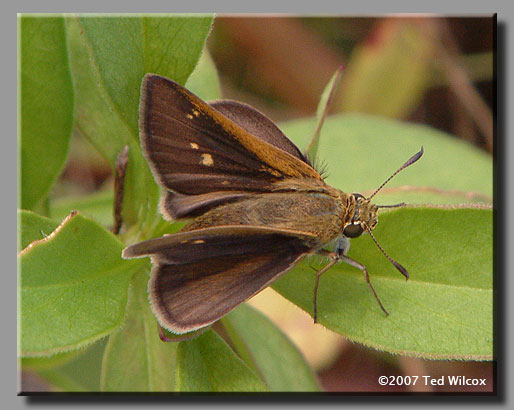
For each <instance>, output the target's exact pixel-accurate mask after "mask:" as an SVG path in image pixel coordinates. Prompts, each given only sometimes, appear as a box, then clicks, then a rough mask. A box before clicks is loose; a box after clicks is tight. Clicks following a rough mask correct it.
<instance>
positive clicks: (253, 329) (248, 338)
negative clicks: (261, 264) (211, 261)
mask: <svg viewBox="0 0 514 410" xmlns="http://www.w3.org/2000/svg"><path fill="white" fill-rule="evenodd" d="M224 323H225V325H226V327H227V329H228V331H229V333H230V335H231V339H232V340H233V342H234V344H235V345H236V349H237V351H238V353H239V354H240V355H241V357H243V359H244V360H245V361H246V363H247V364H248V365H249V366H250V367H252V368H254V369H255V370H256V372H257V373H258V374H260V375H261V377H262V378H263V379H264V380H265V382H266V384H267V386H268V387H269V388H270V390H272V391H290V392H292V391H318V390H319V386H318V383H317V382H316V377H315V376H314V374H313V373H312V370H311V369H310V368H309V365H308V364H307V362H306V361H305V359H304V357H303V356H302V354H301V353H300V352H299V351H298V349H297V348H296V346H295V345H294V344H293V343H292V342H291V341H290V340H289V339H288V338H287V336H286V335H284V334H283V333H282V332H281V331H280V329H279V328H278V327H276V326H275V325H274V324H273V323H272V322H271V321H269V320H268V319H267V318H266V317H265V316H264V315H262V314H261V313H259V312H258V311H257V310H254V309H253V308H251V307H250V306H249V305H246V304H242V305H240V306H239V307H238V308H237V309H235V310H234V311H233V312H231V313H230V314H229V315H228V316H227V317H226V318H225V319H224Z"/></svg>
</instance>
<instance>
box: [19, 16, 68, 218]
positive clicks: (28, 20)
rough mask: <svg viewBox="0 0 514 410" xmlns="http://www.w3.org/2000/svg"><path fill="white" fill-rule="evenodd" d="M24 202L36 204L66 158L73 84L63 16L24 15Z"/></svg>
mask: <svg viewBox="0 0 514 410" xmlns="http://www.w3.org/2000/svg"><path fill="white" fill-rule="evenodd" d="M19 35H20V65H19V70H20V73H19V74H20V76H19V78H20V84H19V86H20V90H19V97H20V101H19V104H20V110H19V116H20V125H21V133H20V137H21V139H20V141H19V148H20V158H19V159H20V165H21V168H20V171H21V174H20V175H21V198H20V199H21V202H20V205H21V207H22V208H24V209H33V208H34V207H35V206H36V205H37V203H38V202H39V201H40V200H41V199H42V198H44V197H45V196H46V194H47V193H48V191H49V190H50V188H51V186H52V185H53V183H54V182H55V180H56V179H57V176H58V175H59V173H60V172H61V169H62V167H63V166H64V163H65V161H66V156H67V153H68V145H69V139H70V133H71V129H72V125H73V87H72V82H71V75H70V71H69V66H68V55H67V51H66V35H65V31H64V20H63V18H61V17H35V16H29V15H25V16H22V17H20V18H19Z"/></svg>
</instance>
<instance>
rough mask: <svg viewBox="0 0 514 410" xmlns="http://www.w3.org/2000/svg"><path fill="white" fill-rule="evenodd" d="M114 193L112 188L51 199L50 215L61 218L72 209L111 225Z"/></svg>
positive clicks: (105, 224) (108, 225)
mask: <svg viewBox="0 0 514 410" xmlns="http://www.w3.org/2000/svg"><path fill="white" fill-rule="evenodd" d="M113 202H114V193H113V190H112V189H106V190H103V191H98V192H95V193H93V194H90V195H85V196H80V197H64V198H60V199H56V200H55V201H53V204H52V210H51V215H52V217H53V218H54V219H58V220H60V219H63V218H65V217H66V215H68V214H69V213H70V211H72V210H76V211H78V212H80V213H81V214H83V215H85V216H88V217H91V218H93V219H94V220H95V221H97V222H99V223H101V224H102V225H103V226H105V227H107V228H109V227H112V225H113V221H114V216H113Z"/></svg>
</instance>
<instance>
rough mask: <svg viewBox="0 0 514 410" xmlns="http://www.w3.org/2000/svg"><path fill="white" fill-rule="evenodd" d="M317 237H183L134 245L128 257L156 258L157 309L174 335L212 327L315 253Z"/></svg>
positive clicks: (235, 232) (213, 232) (214, 231)
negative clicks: (146, 256) (314, 245)
mask: <svg viewBox="0 0 514 410" xmlns="http://www.w3.org/2000/svg"><path fill="white" fill-rule="evenodd" d="M313 240H315V238H314V237H313V235H311V234H309V233H305V232H297V231H288V230H279V229H271V228H264V227H252V226H225V227H213V228H205V229H200V230H197V231H190V232H183V233H178V234H174V235H169V236H165V237H163V238H157V239H152V240H150V241H146V242H142V243H140V244H136V245H133V246H131V247H129V248H127V250H126V251H125V252H124V256H125V257H135V256H144V255H148V254H150V255H152V257H153V262H154V269H153V271H152V278H151V279H150V283H149V294H150V299H151V301H152V309H153V311H154V313H155V314H156V316H157V317H158V318H159V322H160V323H161V325H162V326H164V327H165V328H167V329H169V330H171V331H173V332H175V333H185V332H189V331H192V330H196V329H198V328H201V327H204V326H207V325H209V324H211V323H213V322H215V321H216V320H218V319H220V318H221V317H223V316H224V315H226V314H227V313H228V312H229V311H230V310H232V309H233V308H234V307H236V306H237V305H239V304H240V303H241V302H244V301H245V300H247V299H248V298H250V297H252V296H253V295H255V294H256V293H258V292H259V291H261V290H262V289H264V288H265V287H266V286H268V285H269V284H270V283H271V282H272V281H274V280H275V279H277V278H278V277H279V276H281V275H282V274H283V273H285V272H286V271H287V270H289V269H291V268H292V267H293V266H294V265H295V264H296V263H297V262H298V261H299V260H300V259H301V258H302V257H303V256H305V255H306V254H308V253H310V252H312V251H313V249H314V247H313V243H312V241H313Z"/></svg>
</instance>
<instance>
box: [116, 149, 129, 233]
mask: <svg viewBox="0 0 514 410" xmlns="http://www.w3.org/2000/svg"><path fill="white" fill-rule="evenodd" d="M128 150H129V147H128V145H125V147H124V148H123V150H122V151H121V152H120V153H119V154H118V156H117V157H116V167H115V169H116V170H115V175H114V209H113V214H114V226H113V227H112V232H113V233H114V234H115V235H117V234H118V233H119V232H120V229H121V224H122V219H121V210H122V208H123V193H124V191H125V174H126V171H127V165H128Z"/></svg>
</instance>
